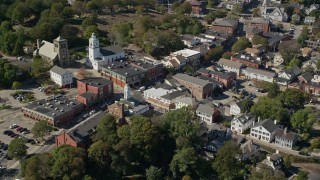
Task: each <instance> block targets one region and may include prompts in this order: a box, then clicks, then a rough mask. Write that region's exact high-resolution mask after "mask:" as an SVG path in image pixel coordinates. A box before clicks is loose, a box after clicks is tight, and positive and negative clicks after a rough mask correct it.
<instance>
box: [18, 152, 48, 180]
mask: <svg viewBox="0 0 320 180" xmlns="http://www.w3.org/2000/svg"><path fill="white" fill-rule="evenodd" d="M51 158H52V155H51V154H50V153H43V154H36V155H34V156H32V157H31V158H29V159H26V160H25V161H24V162H23V163H22V165H21V176H22V177H25V179H39V180H47V179H50V168H51Z"/></svg>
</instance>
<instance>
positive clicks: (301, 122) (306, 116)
mask: <svg viewBox="0 0 320 180" xmlns="http://www.w3.org/2000/svg"><path fill="white" fill-rule="evenodd" d="M290 122H291V125H292V127H293V128H294V129H296V130H297V131H298V132H299V133H309V132H310V130H311V129H312V125H313V124H314V123H315V122H316V116H315V114H314V113H313V111H312V109H310V108H305V109H300V110H298V111H297V112H295V113H294V114H293V115H292V116H291V120H290Z"/></svg>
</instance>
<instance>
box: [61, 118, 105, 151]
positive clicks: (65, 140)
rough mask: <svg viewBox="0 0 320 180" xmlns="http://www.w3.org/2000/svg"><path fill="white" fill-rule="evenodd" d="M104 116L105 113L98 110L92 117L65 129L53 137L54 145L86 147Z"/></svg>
mask: <svg viewBox="0 0 320 180" xmlns="http://www.w3.org/2000/svg"><path fill="white" fill-rule="evenodd" d="M105 116H106V113H104V112H99V113H98V114H95V115H94V116H93V117H90V118H89V119H86V120H84V121H83V122H81V123H79V124H77V125H76V126H75V127H73V128H71V129H69V130H67V131H65V130H63V131H62V132H61V134H60V135H58V136H56V137H55V145H56V146H62V145H65V144H67V145H70V146H73V147H81V148H88V147H89V146H90V145H91V143H92V141H91V136H92V135H93V134H94V133H95V132H96V127H97V125H98V124H99V122H100V121H101V120H102V119H103V118H104V117H105Z"/></svg>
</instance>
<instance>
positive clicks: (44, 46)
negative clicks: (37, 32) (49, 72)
mask: <svg viewBox="0 0 320 180" xmlns="http://www.w3.org/2000/svg"><path fill="white" fill-rule="evenodd" d="M33 55H34V56H41V57H42V58H43V59H44V60H46V61H48V62H49V63H50V64H51V65H57V66H60V67H68V66H69V65H70V61H71V59H70V54H69V50H68V42H67V40H66V39H64V38H62V37H61V36H59V37H57V38H56V39H54V40H53V43H51V42H48V41H44V40H43V41H40V39H37V49H36V50H35V51H34V52H33Z"/></svg>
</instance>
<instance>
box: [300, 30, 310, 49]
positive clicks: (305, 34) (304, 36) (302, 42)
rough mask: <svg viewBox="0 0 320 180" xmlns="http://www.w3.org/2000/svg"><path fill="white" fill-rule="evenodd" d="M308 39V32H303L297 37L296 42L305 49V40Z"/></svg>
mask: <svg viewBox="0 0 320 180" xmlns="http://www.w3.org/2000/svg"><path fill="white" fill-rule="evenodd" d="M308 39H309V36H308V31H305V32H302V33H301V34H300V35H299V37H298V39H297V41H298V43H299V44H300V45H301V46H302V47H305V46H306V40H308Z"/></svg>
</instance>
